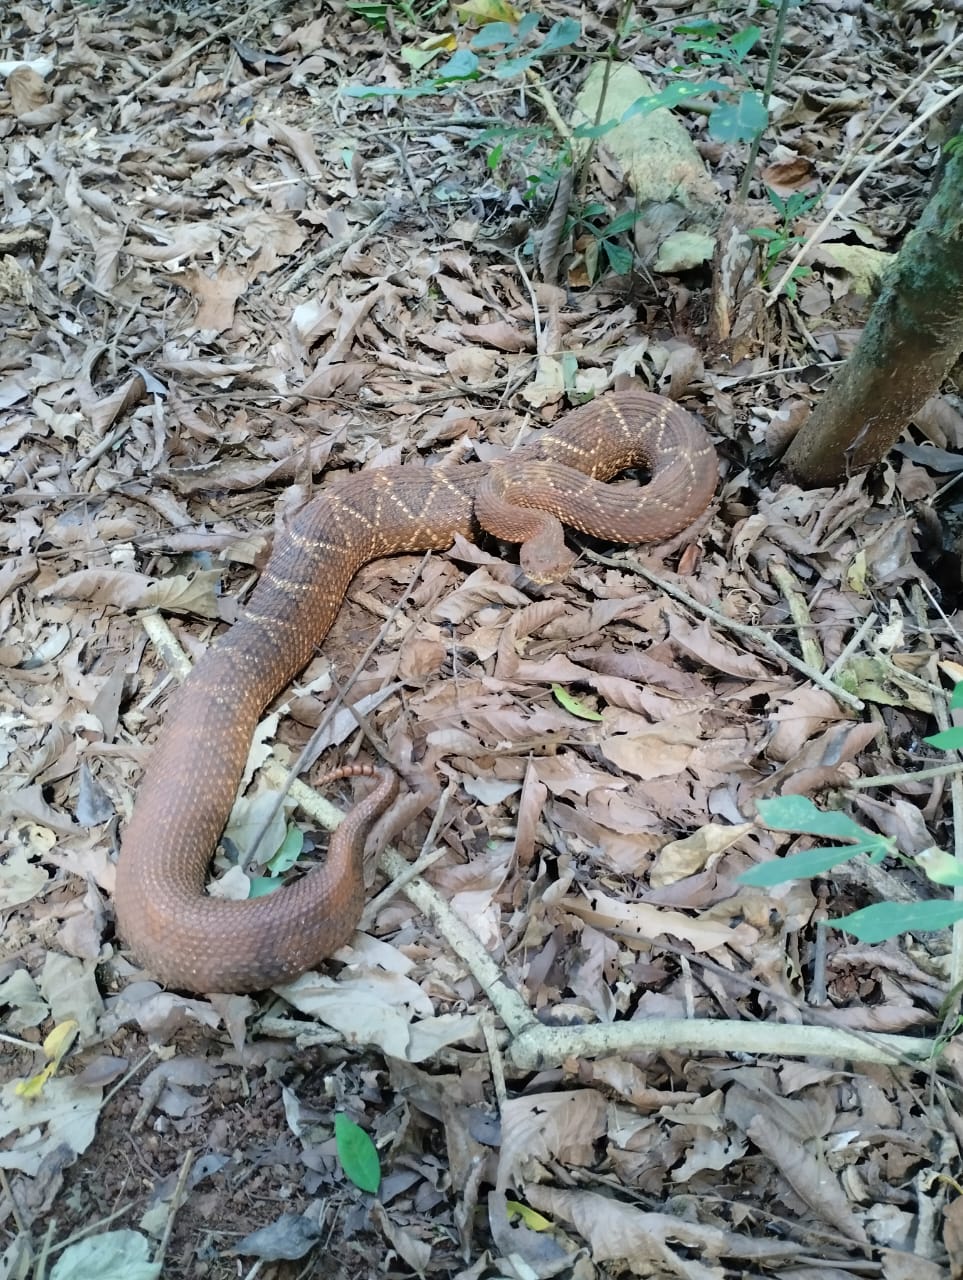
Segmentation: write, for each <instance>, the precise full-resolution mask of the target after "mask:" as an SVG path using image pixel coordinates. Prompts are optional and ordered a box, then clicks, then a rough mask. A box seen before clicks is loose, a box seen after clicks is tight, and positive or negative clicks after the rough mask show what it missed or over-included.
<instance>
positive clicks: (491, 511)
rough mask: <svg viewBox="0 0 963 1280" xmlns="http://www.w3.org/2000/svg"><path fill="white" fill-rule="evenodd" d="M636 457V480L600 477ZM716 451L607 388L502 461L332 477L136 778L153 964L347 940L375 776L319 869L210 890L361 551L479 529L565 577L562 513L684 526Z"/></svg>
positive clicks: (370, 556) (234, 972) (330, 945)
mask: <svg viewBox="0 0 963 1280" xmlns="http://www.w3.org/2000/svg"><path fill="white" fill-rule="evenodd" d="M639 465H645V466H647V467H648V469H649V471H650V473H651V480H650V483H649V484H648V485H647V486H646V487H645V488H643V489H641V490H639V489H635V488H631V489H627V488H625V487H622V486H619V487H615V488H613V487H610V486H607V485H605V483H604V481H606V480H607V479H609V478H611V477H612V476H614V475H615V474H616V473H617V472H619V471H622V470H624V469H625V468H626V467H632V466H639ZM717 479H718V466H717V462H716V456H715V452H714V450H713V448H712V446H711V444H710V443H709V440H708V438H707V436H706V434H705V432H704V431H703V430H702V428H701V427H700V426H699V424H698V423H697V422H696V421H695V419H694V418H692V417H691V416H690V415H689V414H688V413H686V412H685V410H683V409H681V408H680V407H679V406H678V405H676V404H675V403H673V402H672V401H671V400H666V399H664V398H662V397H661V396H656V395H651V394H649V393H648V392H644V391H624V392H613V393H609V394H607V395H604V396H602V397H600V398H599V399H598V400H595V401H593V402H592V403H591V404H588V405H585V406H583V407H582V408H580V409H576V410H574V411H573V412H571V413H569V414H566V415H565V417H564V418H562V419H561V420H560V421H559V423H558V424H557V425H556V426H555V427H553V428H552V429H551V430H549V431H546V432H545V433H544V434H543V435H542V436H541V437H540V439H538V440H537V441H536V442H535V443H533V444H529V445H526V446H524V447H523V448H521V449H518V450H517V451H516V452H514V453H513V454H511V455H510V456H508V457H506V458H505V459H503V460H500V461H498V462H495V463H491V464H486V463H465V464H463V465H460V466H457V467H453V468H451V469H450V470H444V469H442V468H440V467H420V466H404V467H390V468H385V469H384V470H371V471H362V472H358V473H355V474H352V475H350V476H347V477H345V478H343V479H340V480H338V481H336V482H334V483H332V484H331V485H329V486H327V487H326V488H325V489H324V490H323V491H322V493H321V494H320V496H319V497H317V498H315V499H314V500H313V501H312V502H310V503H309V504H308V505H307V506H306V507H304V508H303V509H302V510H301V511H300V512H299V514H298V515H297V516H296V517H295V519H294V520H293V522H292V523H291V525H290V526H289V527H288V528H287V529H286V530H285V531H284V532H282V533H281V534H280V535H279V536H278V538H277V540H276V545H275V548H274V552H273V554H272V556H271V559H270V561H269V562H268V565H267V568H266V569H265V571H264V573H263V574H262V576H261V579H260V581H259V583H258V585H257V587H256V588H255V590H254V592H253V594H252V596H251V601H250V604H249V605H248V607H247V609H246V610H245V611H244V612H243V614H242V615H241V617H240V619H239V620H238V621H237V622H236V623H235V624H234V626H233V627H231V629H230V630H229V631H228V632H227V633H226V634H225V635H224V636H223V637H222V638H221V639H220V640H218V641H217V643H216V644H215V645H213V646H212V647H211V649H209V650H208V652H207V653H206V654H205V656H204V657H203V659H202V660H201V661H200V662H199V663H198V664H197V666H196V667H195V668H194V670H193V671H192V672H191V674H190V677H189V678H188V679H187V681H186V682H185V683H184V686H183V687H182V688H181V689H180V690H179V691H178V692H177V694H176V695H175V698H174V699H173V700H172V705H171V707H170V710H169V712H168V714H167V718H166V722H165V724H164V727H163V729H162V731H161V734H160V736H159V739H158V742H157V745H156V747H155V750H154V753H153V756H152V758H151V761H150V764H149V767H148V769H147V772H146V774H145V777H144V779H143V782H142V783H141V786H140V789H139V792H138V795H137V798H136V802H135V805H134V810H133V814H132V816H131V819H130V822H129V823H128V826H127V831H126V833H125V836H124V840H123V847H122V850H121V855H120V861H119V863H118V867H117V884H116V892H115V899H114V901H115V907H116V911H117V921H118V925H119V929H120V933H121V934H122V936H123V937H124V938H125V939H126V940H127V942H128V943H130V945H131V947H132V948H133V950H134V952H135V953H136V955H137V956H138V958H139V959H140V961H141V962H142V963H143V965H144V966H145V968H147V969H148V970H149V971H150V972H152V973H153V974H154V976H156V977H157V978H159V979H160V980H162V981H163V982H165V983H167V984H168V985H170V986H173V987H180V988H186V989H188V990H192V991H255V990H261V989H263V988H266V987H270V986H273V985H275V984H276V983H279V982H284V981H289V980H290V979H292V978H294V977H296V976H297V975H298V974H300V973H302V972H304V971H305V970H306V969H310V968H312V967H314V966H316V965H317V964H318V962H319V961H320V960H322V959H324V957H326V956H328V955H330V954H331V952H332V951H334V950H336V949H337V948H338V947H339V946H341V945H342V944H343V943H344V942H345V941H347V939H348V938H349V937H350V936H351V933H352V932H353V930H354V927H355V925H356V924H357V920H358V917H359V915H360V913H361V909H362V904H363V899H364V886H363V875H362V866H361V861H362V859H361V851H362V848H363V844H364V838H365V834H366V832H367V831H368V829H369V828H370V826H371V823H372V822H373V820H374V817H376V816H377V814H378V813H379V812H381V810H383V809H384V808H385V807H386V806H387V805H388V804H390V801H391V798H392V795H393V791H392V790H391V783H390V781H382V782H381V783H380V784H379V785H378V786H377V787H376V788H375V791H374V792H372V794H371V795H369V796H368V797H366V799H365V800H363V801H361V803H360V804H359V805H358V806H356V807H355V808H354V809H353V810H352V811H351V813H349V815H348V817H347V818H346V820H345V822H344V823H343V824H342V826H341V827H340V828H339V830H338V831H337V832H336V833H335V835H334V836H333V837H332V840H331V845H330V849H329V853H328V858H327V860H326V862H325V863H324V865H322V866H319V867H316V868H314V869H313V870H311V871H310V872H308V874H307V875H305V876H303V877H302V878H301V879H300V880H298V881H296V882H295V883H293V884H291V885H287V886H285V887H284V888H282V889H281V890H279V891H278V892H276V893H273V894H269V895H268V896H267V897H263V898H256V899H253V900H250V901H245V902H233V901H227V900H224V899H220V898H212V897H209V896H208V895H207V894H206V893H205V890H204V881H205V875H206V871H207V867H208V864H209V863H210V860H211V857H212V855H213V851H214V848H215V846H216V843H217V840H218V838H219V836H220V834H221V831H222V830H223V828H224V824H225V822H226V821H227V817H228V814H229V813H230V810H231V806H232V803H233V800H234V795H235V792H236V790H237V786H238V783H239V781H240V778H241V774H242V772H243V768H244V763H245V760H246V758H247V752H248V747H249V745H250V742H251V737H252V734H253V732H254V728H255V725H256V723H257V720H258V717H259V716H260V714H261V712H262V710H263V709H264V707H265V706H266V705H267V703H268V702H270V700H271V699H272V698H274V697H275V696H276V695H277V694H278V693H279V692H280V691H281V690H282V689H284V688H285V686H286V685H287V684H288V683H289V682H290V681H291V679H292V678H293V677H294V676H295V675H296V674H297V673H298V671H300V670H301V668H302V667H303V666H304V665H305V664H306V663H307V661H308V659H309V658H310V657H311V655H312V653H313V652H314V651H315V649H316V648H317V646H318V645H319V644H320V642H321V641H322V640H323V638H324V637H325V635H326V634H327V632H328V630H329V628H330V626H331V624H332V623H333V622H334V619H335V618H336V617H337V614H338V612H339V610H340V608H341V604H342V601H343V599H344V596H345V592H346V591H347V589H348V584H349V583H350V581H351V579H352V578H353V577H354V574H355V573H356V572H357V570H358V569H359V568H360V567H361V566H362V565H363V564H365V563H366V562H367V561H369V560H374V559H376V558H378V557H380V556H386V555H391V554H393V553H397V552H411V551H427V550H430V549H433V548H437V549H439V550H440V549H444V548H446V547H448V546H450V545H451V543H452V541H453V539H454V536H455V535H456V534H462V535H463V536H464V537H466V538H473V537H477V536H478V533H479V531H480V529H481V528H484V529H487V530H488V531H489V532H490V533H493V534H495V535H496V536H497V537H500V538H504V539H506V540H510V541H515V542H521V543H522V549H521V562H522V566H523V568H525V570H526V572H528V573H529V575H530V576H531V577H533V578H536V579H539V580H551V579H553V578H557V577H559V576H560V575H561V574H562V573H564V570H565V568H566V552H565V547H564V543H563V539H562V531H561V526H560V524H559V522H560V521H561V522H564V523H565V524H567V525H571V526H573V527H574V528H576V529H580V530H581V531H582V532H584V533H588V534H591V535H594V536H596V537H600V538H606V539H609V540H612V541H616V542H626V543H635V542H655V541H659V540H660V539H663V538H667V537H669V536H670V535H671V534H673V533H677V532H678V531H679V530H681V529H683V528H685V527H686V526H687V525H688V524H690V523H691V522H692V521H693V520H694V519H695V518H696V517H697V516H698V515H700V514H701V512H702V511H704V510H705V508H706V507H707V506H708V504H709V502H710V501H711V499H712V495H713V492H714V491H715V487H716V483H717Z"/></svg>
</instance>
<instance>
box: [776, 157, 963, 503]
mask: <svg viewBox="0 0 963 1280" xmlns="http://www.w3.org/2000/svg"><path fill="white" fill-rule="evenodd" d="M958 137H959V138H963V134H960V135H958ZM961 352H963V146H961V145H960V143H959V141H958V142H957V148H956V150H955V151H954V152H953V154H952V155H950V157H949V158H948V160H947V163H946V168H945V169H944V171H943V176H942V179H941V181H940V184H939V186H938V188H937V189H936V191H935V192H934V193H933V195H932V196H931V197H930V200H929V202H928V203H927V205H926V208H925V209H924V210H923V215H922V217H921V218H920V221H919V225H918V226H917V227H916V228H915V230H913V231H911V232H910V234H909V235H908V236H907V237H906V240H905V242H904V243H903V247H902V249H901V250H900V252H899V254H898V255H897V258H896V261H895V262H894V263H893V265H892V266H891V267H890V268H889V270H888V271H887V272H886V274H885V276H884V277H883V284H882V290H881V292H880V295H879V297H878V299H877V300H876V303H875V305H874V307H873V309H872V311H871V312H870V316H869V320H868V322H867V324H866V328H865V329H864V330H863V333H862V336H861V338H860V340H859V343H858V345H857V347H856V349H855V351H854V352H853V353H852V355H851V356H850V357H849V359H848V360H847V361H846V363H845V365H844V366H843V367H842V369H840V371H839V373H838V374H837V375H836V377H835V378H834V379H833V381H832V383H831V384H830V387H829V389H828V391H827V392H826V394H825V395H824V396H823V398H822V400H821V401H820V402H819V404H818V405H817V406H816V408H815V409H814V410H813V413H812V415H811V416H810V418H809V420H808V421H807V422H806V424H805V426H804V427H803V428H802V430H801V431H800V432H799V434H798V435H797V436H796V439H795V440H794V441H793V442H792V444H791V445H790V447H789V449H788V451H787V453H786V456H785V462H786V465H787V467H788V468H789V470H790V472H791V474H792V476H793V478H794V479H796V480H797V481H799V483H800V484H804V485H828V484H837V483H839V482H840V481H841V480H844V479H845V478H846V476H847V475H849V474H851V473H852V472H853V471H858V470H859V469H860V468H861V467H866V466H869V465H870V464H871V463H873V462H878V461H879V460H880V459H881V458H883V457H885V455H886V454H887V453H888V451H889V450H890V449H891V448H892V446H893V445H894V444H895V443H896V441H897V439H898V438H899V435H900V433H901V432H902V430H903V428H904V427H905V426H906V424H907V422H908V421H909V420H910V419H911V418H912V416H913V414H914V413H915V412H916V411H917V410H918V409H919V408H920V407H921V406H922V405H923V404H924V403H925V401H926V400H928V399H929V397H930V396H932V395H934V394H935V393H936V392H937V391H938V390H939V388H940V384H941V383H942V382H943V380H944V379H945V378H946V376H947V374H948V373H949V371H950V370H951V369H952V367H953V365H954V364H955V362H956V361H957V360H958V359H959V357H960V354H961Z"/></svg>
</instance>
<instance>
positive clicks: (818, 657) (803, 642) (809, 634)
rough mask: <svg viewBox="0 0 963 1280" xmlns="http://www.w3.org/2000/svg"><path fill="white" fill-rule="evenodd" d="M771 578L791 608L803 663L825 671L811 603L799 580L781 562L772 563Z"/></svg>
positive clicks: (773, 561) (770, 567)
mask: <svg viewBox="0 0 963 1280" xmlns="http://www.w3.org/2000/svg"><path fill="white" fill-rule="evenodd" d="M769 576H770V577H771V578H772V579H773V581H774V582H775V583H776V586H777V587H778V588H779V590H780V591H781V592H782V594H783V597H784V598H785V601H786V604H787V605H788V606H789V614H790V617H791V618H792V620H793V622H794V623H795V624H796V635H797V636H798V637H799V648H800V652H801V653H802V656H803V661H804V662H805V663H806V664H807V665H808V666H810V667H812V668H813V670H815V671H825V670H826V659H825V657H824V656H823V651H822V649H821V648H820V647H819V641H818V640H817V639H816V636H815V634H814V631H815V628H814V626H813V619H812V614H811V613H810V612H809V602H808V601H807V600H806V598H805V596H804V595H803V593H802V592H801V591H800V589H799V581H798V579H797V578H796V577H795V575H794V574H793V573H791V572H790V570H789V567H788V566H787V565H786V564H784V563H783V562H782V561H781V560H772V561H770V563H769Z"/></svg>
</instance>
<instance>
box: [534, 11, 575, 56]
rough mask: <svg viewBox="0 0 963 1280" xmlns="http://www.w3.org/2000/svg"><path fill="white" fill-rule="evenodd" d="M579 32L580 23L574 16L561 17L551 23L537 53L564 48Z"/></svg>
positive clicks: (572, 41)
mask: <svg viewBox="0 0 963 1280" xmlns="http://www.w3.org/2000/svg"><path fill="white" fill-rule="evenodd" d="M581 34H582V26H581V23H579V22H577V21H576V20H575V18H561V19H560V20H559V21H558V22H555V23H553V24H552V29H551V31H549V33H548V35H547V36H546V37H545V39H544V41H543V42H542V45H541V47H540V48H539V49H538V50H537V52H538V53H539V54H545V53H556V52H557V51H558V50H559V49H565V48H567V46H568V45H570V44H574V43H575V41H576V40H577V39H578V38H579V36H580V35H581Z"/></svg>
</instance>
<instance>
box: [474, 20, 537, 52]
mask: <svg viewBox="0 0 963 1280" xmlns="http://www.w3.org/2000/svg"><path fill="white" fill-rule="evenodd" d="M535 21H536V23H537V22H538V19H537V18H536V19H535ZM470 43H471V47H472V48H473V49H498V48H500V47H501V46H502V45H505V46H507V47H510V48H514V47H515V46H516V45H517V44H518V36H517V35H516V33H515V31H514V29H513V27H512V25H511V23H510V22H486V23H485V25H484V26H483V27H482V29H481V31H479V32H478V33H477V35H474V36H473V37H472V39H471V41H470Z"/></svg>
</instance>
